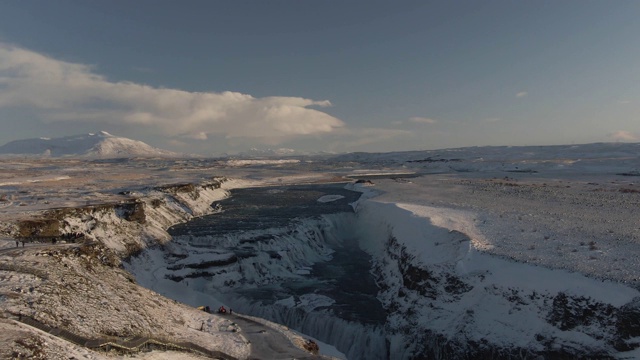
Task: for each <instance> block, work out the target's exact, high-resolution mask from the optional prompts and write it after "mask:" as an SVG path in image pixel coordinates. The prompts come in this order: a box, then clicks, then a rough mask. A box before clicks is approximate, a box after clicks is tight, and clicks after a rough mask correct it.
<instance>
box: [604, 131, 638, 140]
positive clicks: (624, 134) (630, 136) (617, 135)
mask: <svg viewBox="0 0 640 360" xmlns="http://www.w3.org/2000/svg"><path fill="white" fill-rule="evenodd" d="M608 137H609V139H611V140H612V141H640V136H638V135H636V134H634V133H632V132H631V131H626V130H619V131H616V132H613V133H611V134H609V136H608Z"/></svg>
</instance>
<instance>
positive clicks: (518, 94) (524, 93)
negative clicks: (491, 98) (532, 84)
mask: <svg viewBox="0 0 640 360" xmlns="http://www.w3.org/2000/svg"><path fill="white" fill-rule="evenodd" d="M527 95H529V93H528V92H526V91H520V92H519V93H517V94H516V97H519V98H521V97H525V96H527Z"/></svg>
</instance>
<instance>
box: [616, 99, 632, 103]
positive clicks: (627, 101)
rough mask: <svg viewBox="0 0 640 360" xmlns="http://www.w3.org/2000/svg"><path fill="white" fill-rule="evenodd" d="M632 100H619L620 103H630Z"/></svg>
mask: <svg viewBox="0 0 640 360" xmlns="http://www.w3.org/2000/svg"><path fill="white" fill-rule="evenodd" d="M630 103H631V101H629V100H618V104H630Z"/></svg>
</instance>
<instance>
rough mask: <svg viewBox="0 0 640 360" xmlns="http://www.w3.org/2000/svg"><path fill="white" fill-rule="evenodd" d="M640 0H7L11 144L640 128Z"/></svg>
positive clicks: (587, 137) (3, 79)
mask: <svg viewBox="0 0 640 360" xmlns="http://www.w3.org/2000/svg"><path fill="white" fill-rule="evenodd" d="M639 18H640V1H631V0H619V1H618V0H616V1H600V0H599V1H592V0H553V1H491V0H489V1H456V0H453V1H444V0H443V1H425V0H422V1H404V0H398V1H378V0H372V1H344V0H317V1H312V0H302V1H301V0H288V1H284V0H256V1H244V0H234V1H195V0H190V1H165V0H136V1H124V0H109V1H107V0H96V1H80V0H78V1H70V0H56V1H39V0H35V1H34V0H7V1H2V2H0V130H1V131H0V144H4V143H6V142H9V141H12V140H17V139H25V138H36V137H58V136H67V135H77V134H82V133H88V132H96V131H100V130H104V131H108V132H109V133H111V134H114V135H117V136H124V137H128V138H132V139H136V140H142V141H145V142H147V143H149V144H150V145H153V146H156V147H160V148H164V149H167V150H172V151H178V152H184V153H197V154H203V155H216V154H222V153H234V152H240V151H246V150H248V149H250V148H258V149H268V148H271V149H278V148H291V149H296V150H299V151H308V152H353V151H368V152H385V151H401V150H422V149H425V150H426V149H438V148H453V147H466V146H488V145H491V146H494V145H551V144H572V143H590V142H609V141H625V142H637V141H640V45H639V44H640V42H639V41H638V37H639V36H640V21H638V19H639Z"/></svg>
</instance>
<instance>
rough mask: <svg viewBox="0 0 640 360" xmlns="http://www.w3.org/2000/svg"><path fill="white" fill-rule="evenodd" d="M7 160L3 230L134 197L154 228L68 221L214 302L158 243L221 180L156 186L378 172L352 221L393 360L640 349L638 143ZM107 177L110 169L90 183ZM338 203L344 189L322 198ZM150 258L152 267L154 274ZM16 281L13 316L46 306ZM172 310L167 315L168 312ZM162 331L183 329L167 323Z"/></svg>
mask: <svg viewBox="0 0 640 360" xmlns="http://www.w3.org/2000/svg"><path fill="white" fill-rule="evenodd" d="M249 160H251V159H249ZM283 160H285V159H283ZM34 164H35V165H36V166H33V165H34ZM3 165H6V167H5V169H9V170H8V171H6V172H4V173H2V174H1V176H0V183H3V184H6V185H3V186H0V190H1V191H2V193H0V196H3V198H4V200H3V201H2V203H4V204H2V203H0V215H1V216H2V225H1V226H0V230H1V231H3V232H4V233H5V234H6V235H8V236H10V235H15V234H17V233H18V230H19V229H18V227H17V225H16V222H17V221H19V220H21V219H26V218H38V217H39V216H43V213H42V211H43V210H46V209H47V208H52V207H59V206H61V205H62V206H80V205H86V203H92V202H95V203H104V202H119V201H129V200H131V199H132V198H135V199H138V201H142V202H144V203H145V204H146V205H145V210H148V212H147V219H148V221H147V222H145V223H143V224H141V223H132V222H131V221H129V220H126V219H124V220H123V218H122V216H118V213H117V211H114V212H113V213H111V212H108V213H104V214H95V213H93V214H92V219H93V221H94V222H93V223H92V222H91V221H92V220H91V219H88V218H87V217H86V216H84V217H83V216H70V217H67V218H65V219H64V220H65V221H66V225H65V227H63V228H62V229H63V231H67V232H75V231H79V232H83V233H85V234H86V236H87V237H88V238H90V239H92V240H95V241H96V242H98V243H100V244H103V246H104V247H105V249H106V250H105V251H106V252H105V254H106V255H108V254H110V252H109V251H113V252H114V253H115V254H124V253H127V252H128V251H130V250H131V244H135V245H136V246H137V247H136V249H138V250H142V253H141V257H140V259H144V257H145V256H146V257H150V258H153V259H155V260H154V261H148V262H144V261H142V262H140V263H138V265H137V266H136V267H135V269H133V268H132V270H134V271H135V272H136V274H135V275H136V277H137V278H139V280H140V282H141V283H143V284H145V285H146V286H148V287H149V288H151V289H152V290H155V291H158V292H161V293H163V294H165V295H166V296H167V297H169V298H176V299H178V300H180V301H183V302H186V303H190V304H196V303H198V302H202V301H208V302H211V303H213V302H215V301H217V300H219V299H216V298H215V296H213V297H207V296H210V295H207V294H205V293H203V292H199V291H191V290H190V289H189V288H190V287H191V286H192V284H189V285H188V284H187V283H186V282H185V281H187V280H183V281H181V282H173V281H164V280H163V281H159V279H158V278H157V277H155V275H154V274H156V272H157V271H158V270H159V269H162V275H164V274H165V273H166V266H164V265H166V264H164V262H163V261H164V260H163V256H164V255H163V254H164V253H163V251H162V249H161V248H160V247H155V246H154V244H166V243H167V242H168V241H171V239H170V238H169V237H168V236H167V234H166V232H164V229H166V227H168V226H169V225H172V224H175V223H177V222H183V221H188V220H189V219H190V218H192V217H193V216H199V215H203V214H206V213H210V212H213V211H215V210H214V209H213V208H209V207H208V205H209V204H210V203H211V202H212V201H215V200H217V199H220V198H221V197H223V196H226V195H225V194H224V193H223V192H222V191H224V189H221V190H216V191H209V190H206V189H204V188H203V189H202V190H198V193H199V194H200V193H202V194H203V195H202V196H197V197H194V196H193V194H194V192H191V191H188V192H183V191H174V190H172V191H173V192H171V191H169V192H167V191H164V190H162V189H161V188H158V187H157V186H159V185H162V184H168V183H174V184H175V183H195V184H201V183H203V182H205V181H208V180H210V179H211V177H212V176H220V175H224V176H227V177H233V178H237V179H242V181H243V182H236V183H235V184H234V185H233V186H266V185H269V184H278V185H282V184H287V183H297V182H300V181H304V182H323V181H326V182H329V181H337V180H339V179H341V178H344V177H351V178H354V179H362V180H370V181H372V182H373V185H372V186H371V185H369V186H366V185H360V184H353V185H348V186H350V187H351V188H353V189H354V190H356V191H362V192H363V196H362V197H361V199H360V200H359V201H357V202H356V203H354V204H353V207H354V209H355V212H356V214H355V217H354V218H353V219H352V220H350V221H352V225H353V226H352V228H353V229H354V231H356V232H358V233H360V234H359V235H360V236H359V237H358V238H359V242H360V246H361V248H362V249H364V250H365V251H366V252H368V253H369V254H370V255H371V256H372V269H371V272H372V274H373V275H374V276H375V278H376V282H377V284H378V287H379V293H378V299H379V300H380V301H381V302H382V304H383V306H384V307H385V309H386V310H387V313H388V316H387V323H386V325H385V329H384V336H385V337H386V342H387V344H386V345H385V347H386V348H387V352H388V353H387V354H382V357H386V356H389V357H390V358H394V359H395V358H398V359H400V358H410V357H414V356H417V357H428V358H459V357H464V356H467V357H475V358H478V357H494V358H513V357H514V356H516V355H518V356H521V357H524V358H536V357H539V356H542V357H545V358H553V357H571V356H574V357H586V356H594V357H601V358H607V357H609V358H616V357H617V358H634V356H636V355H637V351H638V350H637V349H638V346H639V345H640V341H639V340H638V339H640V332H639V331H638V328H637V325H635V324H637V323H638V321H639V320H640V306H639V303H640V301H639V300H638V298H639V296H640V294H639V292H638V288H639V281H640V265H639V264H638V257H637V256H636V254H637V253H638V250H640V248H639V244H638V241H639V239H640V223H639V220H638V219H640V216H639V215H640V206H638V205H640V186H639V185H638V184H637V180H636V179H639V177H638V175H640V172H639V169H640V144H588V145H571V146H554V147H524V148H522V147H490V148H466V149H449V150H439V151H423V152H408V153H386V154H363V153H359V154H348V155H343V156H339V157H334V158H330V159H326V158H323V159H316V160H314V161H313V162H311V161H299V162H297V161H278V162H253V163H252V162H251V161H249V162H247V163H246V165H245V166H243V167H242V168H237V167H234V168H229V167H228V166H227V165H226V164H225V160H222V161H218V160H203V159H190V160H135V161H133V160H131V161H122V162H86V161H80V160H77V161H76V160H71V159H63V160H34V159H27V160H24V159H20V160H17V159H9V160H3ZM52 169H54V171H56V172H57V173H59V174H60V177H56V178H55V181H37V182H33V181H29V179H30V178H31V177H33V178H34V179H37V178H42V177H43V176H44V175H45V174H47V173H49V172H51V171H52ZM103 172H104V173H105V176H104V177H103V178H100V177H95V174H96V173H103ZM63 176H68V178H64V177H63ZM98 179H99V180H98ZM97 180H98V181H97ZM361 183H363V184H365V183H364V181H361ZM274 196H278V194H277V193H274ZM331 199H337V197H331V196H329V197H326V198H324V199H322V200H321V199H319V202H320V201H325V200H326V201H329V200H331ZM159 201H163V202H164V203H162V204H160V202H159ZM153 204H156V205H155V207H154V206H153ZM98 215H99V216H98ZM121 215H122V214H121ZM96 222H97V223H98V224H101V226H95V225H96ZM111 227H118V228H119V229H120V230H114V229H112V228H111ZM89 230H90V231H89ZM132 239H133V240H132ZM169 244H170V243H169ZM146 248H149V250H146V251H145V250H144V249H146ZM300 250H301V251H303V250H304V249H302V248H301V249H300ZM303 252H304V251H303ZM195 253H196V251H194V252H193V254H192V255H193V258H192V259H193V260H194V261H195V260H198V259H197V258H196V255H195ZM154 254H155V255H154ZM106 255H105V256H106ZM32 256H35V255H27V254H25V256H24V258H23V260H21V261H26V262H27V263H29V262H39V261H38V260H37V258H34V257H32ZM119 256H122V255H119ZM201 256H205V255H201ZM206 256H209V257H207V260H211V259H212V258H210V256H213V255H212V254H208V255H206ZM219 256H220V255H219ZM116 258H118V256H116ZM203 260H204V259H203ZM308 260H309V259H308ZM7 261H9V260H7ZM14 261H15V260H14ZM309 261H311V260H309ZM317 261H321V260H320V259H319V258H318V260H317ZM144 263H146V264H149V265H150V266H151V265H153V264H155V265H153V266H155V267H152V268H148V269H144ZM299 265H301V266H299V267H297V268H296V267H293V268H292V269H293V272H292V274H291V276H305V272H304V271H299V270H304V266H309V264H308V263H307V264H303V263H302V262H299ZM67 266H72V267H73V266H76V265H75V263H68V264H67ZM162 266H164V268H163V267H162ZM60 271H63V270H62V269H60ZM65 271H66V270H65ZM119 271H120V270H119ZM3 272H8V271H6V270H3ZM3 276H4V278H5V279H9V278H10V277H11V276H15V274H13V273H12V272H8V274H4V275H3ZM145 279H146V280H145ZM154 279H156V280H158V281H155V282H154ZM258 280H261V281H271V280H268V279H267V278H261V279H258ZM6 281H10V280H5V281H3V282H2V283H1V284H0V285H2V289H3V297H2V298H1V299H2V300H1V302H0V304H1V306H2V307H3V309H4V310H5V311H7V310H9V309H13V311H15V309H20V308H22V309H24V310H25V311H26V310H28V309H34V308H35V309H42V307H39V306H40V305H39V304H38V303H37V302H33V301H32V302H31V303H28V302H27V303H26V304H22V305H21V304H20V301H21V300H15V301H14V297H12V296H8V295H6V294H10V293H11V291H10V290H4V289H11V286H12V285H10V286H9V287H8V288H7V285H6V284H8V283H6ZM20 281H21V282H23V283H29V282H33V283H34V284H35V285H36V286H34V289H37V291H36V294H38V291H40V289H42V288H43V287H42V284H41V283H39V282H38V281H41V280H37V279H31V278H28V279H27V278H24V279H22V280H20ZM47 281H49V280H47ZM47 281H45V282H47ZM95 281H96V282H97V283H98V284H100V283H99V281H97V280H95ZM123 281H127V280H126V279H124V278H123ZM11 284H13V283H11ZM51 286H52V287H53V288H55V287H56V286H53V285H51ZM57 286H61V284H60V285H57ZM103 286H104V285H103ZM170 287H172V288H170ZM47 291H48V293H51V294H55V293H56V292H55V291H54V290H51V289H50V290H47ZM31 293H32V292H31V291H30V290H28V291H27V294H31ZM48 293H47V294H48ZM43 294H44V293H43ZM149 294H153V293H152V292H149ZM24 296H27V297H28V296H32V297H34V296H35V295H24ZM24 296H23V295H20V296H18V297H15V299H23V298H24ZM104 296H105V297H107V298H108V296H107V295H104ZM155 296H157V295H155ZM54 298H55V297H54ZM153 298H154V296H153V295H149V299H153ZM16 301H17V302H16ZM107 301H108V300H107ZM150 301H152V300H150ZM47 304H48V305H47V309H49V311H50V312H52V313H53V314H54V315H55V317H54V315H50V317H49V318H47V317H46V316H44V315H43V316H41V319H43V320H48V321H49V322H53V323H54V324H61V323H64V324H67V326H68V327H70V328H73V329H76V330H77V331H90V330H83V329H93V330H91V331H95V327H93V326H89V327H83V325H82V324H83V323H84V322H88V323H89V324H91V323H92V321H93V322H95V321H96V320H95V319H84V320H82V321H80V320H79V319H76V318H73V317H72V316H71V315H69V313H67V312H66V311H62V310H56V309H58V308H62V307H64V306H66V305H67V304H64V302H63V301H62V300H60V303H55V302H54V303H47ZM162 304H163V305H161V306H160V309H162V308H163V306H169V303H166V302H162ZM280 305H282V306H283V307H285V308H286V307H287V306H290V307H295V306H297V305H298V303H297V302H296V301H288V302H287V301H282V302H281V304H280ZM43 306H44V305H43ZM38 311H42V310H38ZM185 311H186V310H185ZM105 313H106V314H107V315H108V314H109V311H105ZM43 314H46V312H43ZM185 314H186V313H185ZM107 315H103V316H107ZM181 316H183V317H189V316H192V315H181ZM56 318H58V320H55V319H56ZM62 319H64V320H65V322H62ZM118 323H119V324H120V325H118V326H124V324H125V323H126V321H119V322H118ZM12 326H13V325H12ZM159 328H161V329H163V331H167V332H170V331H172V330H171V326H170V325H161V326H160V327H159ZM347 330H348V329H347ZM173 331H175V330H173ZM347 333H348V331H347ZM321 340H322V339H321ZM6 341H8V342H10V341H11V340H6ZM224 341H228V340H223V341H222V342H218V343H221V344H224ZM231 342H233V341H231ZM229 351H237V353H238V354H241V353H242V351H247V349H246V348H239V349H237V350H229ZM352 353H353V349H352Z"/></svg>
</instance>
